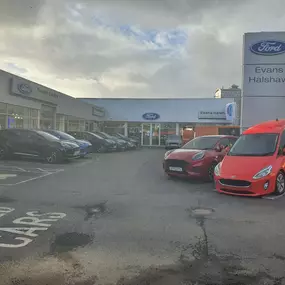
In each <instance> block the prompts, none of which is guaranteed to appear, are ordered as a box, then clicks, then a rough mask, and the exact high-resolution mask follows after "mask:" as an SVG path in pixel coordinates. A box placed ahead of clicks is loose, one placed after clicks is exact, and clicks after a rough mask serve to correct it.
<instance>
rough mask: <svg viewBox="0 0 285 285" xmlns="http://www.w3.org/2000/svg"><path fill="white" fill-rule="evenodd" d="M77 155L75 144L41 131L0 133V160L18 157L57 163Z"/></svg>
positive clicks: (77, 148)
mask: <svg viewBox="0 0 285 285" xmlns="http://www.w3.org/2000/svg"><path fill="white" fill-rule="evenodd" d="M79 155H80V149H79V146H78V145H77V144H76V143H73V142H65V141H61V140H59V139H58V138H57V137H55V136H53V135H51V134H49V133H46V132H43V131H38V130H25V129H5V130H1V131H0V158H1V159H3V158H9V157H12V156H20V157H26V158H36V159H42V160H45V161H46V162H48V163H57V162H62V161H63V160H65V159H69V158H75V157H79Z"/></svg>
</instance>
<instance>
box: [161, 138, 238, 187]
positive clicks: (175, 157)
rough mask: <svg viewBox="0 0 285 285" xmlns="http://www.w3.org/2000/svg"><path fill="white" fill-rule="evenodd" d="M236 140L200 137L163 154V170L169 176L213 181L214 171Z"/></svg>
mask: <svg viewBox="0 0 285 285" xmlns="http://www.w3.org/2000/svg"><path fill="white" fill-rule="evenodd" d="M236 140H237V137H234V136H218V135H215V136H201V137H197V138H195V139H193V140H191V141H190V142H188V143H186V144H185V145H184V146H182V147H181V148H180V149H175V150H169V151H167V152H166V153H165V156H164V161H163V168H164V171H165V172H166V173H167V174H168V175H169V176H177V177H190V178H203V179H206V180H210V181H212V180H213V177H214V169H215V167H216V165H217V164H218V163H219V162H220V161H222V159H223V158H224V156H225V155H226V152H227V151H228V149H229V148H230V147H231V145H233V144H234V143H235V142H236Z"/></svg>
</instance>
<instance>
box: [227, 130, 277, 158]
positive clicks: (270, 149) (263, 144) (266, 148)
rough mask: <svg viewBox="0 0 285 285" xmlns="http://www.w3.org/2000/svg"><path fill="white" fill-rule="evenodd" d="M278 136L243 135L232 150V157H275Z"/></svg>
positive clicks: (230, 153)
mask: <svg viewBox="0 0 285 285" xmlns="http://www.w3.org/2000/svg"><path fill="white" fill-rule="evenodd" d="M278 136H279V135H278V134H264V133H262V134H248V135H242V136H241V137H239V139H238V140H237V141H236V143H235V144H234V146H233V147H232V148H231V150H230V152H229V153H228V155H232V156H266V155H273V154H274V152H275V150H276V145H277V141H278Z"/></svg>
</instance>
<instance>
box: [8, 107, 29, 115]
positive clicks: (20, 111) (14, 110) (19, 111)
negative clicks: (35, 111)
mask: <svg viewBox="0 0 285 285" xmlns="http://www.w3.org/2000/svg"><path fill="white" fill-rule="evenodd" d="M8 114H9V115H12V116H15V117H29V116H30V113H29V108H26V107H22V106H16V105H10V104H8Z"/></svg>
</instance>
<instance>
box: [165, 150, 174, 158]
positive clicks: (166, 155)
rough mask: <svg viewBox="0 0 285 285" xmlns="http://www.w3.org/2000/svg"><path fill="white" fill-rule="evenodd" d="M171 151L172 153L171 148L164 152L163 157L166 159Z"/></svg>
mask: <svg viewBox="0 0 285 285" xmlns="http://www.w3.org/2000/svg"><path fill="white" fill-rule="evenodd" d="M171 153H172V150H169V151H167V152H166V153H165V154H164V159H166V158H167V157H168V156H169V155H170V154H171Z"/></svg>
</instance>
